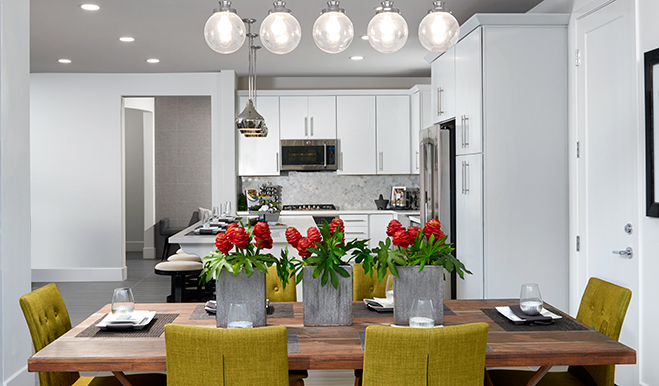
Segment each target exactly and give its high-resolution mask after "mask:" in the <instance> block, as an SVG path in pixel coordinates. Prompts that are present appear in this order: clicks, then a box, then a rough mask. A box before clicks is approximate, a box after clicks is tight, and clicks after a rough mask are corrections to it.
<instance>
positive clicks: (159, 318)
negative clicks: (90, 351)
mask: <svg viewBox="0 0 659 386" xmlns="http://www.w3.org/2000/svg"><path fill="white" fill-rule="evenodd" d="M178 315H179V314H160V313H156V315H155V316H154V317H153V319H152V320H151V323H149V324H148V325H147V326H146V327H144V328H143V329H141V330H134V331H106V330H101V329H100V328H99V327H96V325H97V324H98V323H100V322H101V321H102V320H103V318H105V316H103V317H102V318H100V319H98V320H97V321H95V322H94V323H93V324H92V325H91V326H89V327H87V328H85V329H84V330H82V332H80V333H79V334H78V335H76V338H158V337H159V336H160V335H162V334H163V332H165V325H166V324H169V323H171V322H173V321H174V319H176V318H177V317H178Z"/></svg>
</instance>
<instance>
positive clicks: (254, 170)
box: [236, 96, 281, 176]
mask: <svg viewBox="0 0 659 386" xmlns="http://www.w3.org/2000/svg"><path fill="white" fill-rule="evenodd" d="M246 103H247V97H240V98H239V101H238V106H236V107H237V109H238V111H237V113H240V112H241V111H242V110H243V109H244V108H245V104H246ZM256 109H257V111H258V112H259V113H260V114H261V115H263V118H265V122H266V124H267V125H268V136H267V137H265V138H247V137H245V136H244V135H242V134H240V133H236V137H237V140H238V175H241V176H278V175H279V164H280V162H281V161H280V159H279V97H276V96H260V97H258V98H256Z"/></svg>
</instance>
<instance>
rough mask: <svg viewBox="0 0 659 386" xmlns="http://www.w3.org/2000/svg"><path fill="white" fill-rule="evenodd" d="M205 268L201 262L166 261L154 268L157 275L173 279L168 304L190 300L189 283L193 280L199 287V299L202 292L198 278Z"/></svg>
mask: <svg viewBox="0 0 659 386" xmlns="http://www.w3.org/2000/svg"><path fill="white" fill-rule="evenodd" d="M194 256H196V255H194ZM197 257H199V256H197ZM203 267H204V265H203V264H202V263H201V261H164V262H162V263H158V264H156V266H155V268H154V272H155V273H156V275H168V276H171V278H172V293H171V294H170V295H169V296H167V303H182V302H185V301H186V300H187V298H188V291H187V287H188V282H192V279H193V278H194V285H195V286H196V287H197V290H196V292H197V297H199V292H201V291H200V288H199V286H198V282H197V278H198V277H199V274H200V273H201V270H202V268H203Z"/></svg>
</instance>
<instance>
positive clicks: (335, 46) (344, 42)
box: [312, 0, 355, 54]
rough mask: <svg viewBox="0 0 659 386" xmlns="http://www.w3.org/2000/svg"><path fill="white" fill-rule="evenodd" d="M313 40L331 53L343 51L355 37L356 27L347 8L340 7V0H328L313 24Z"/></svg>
mask: <svg viewBox="0 0 659 386" xmlns="http://www.w3.org/2000/svg"><path fill="white" fill-rule="evenodd" d="M312 34H313V41H314V42H315V43H316V46H318V48H320V49H321V50H322V51H324V52H327V53H329V54H338V53H339V52H343V51H344V50H345V49H346V48H348V46H349V45H350V43H352V39H353V38H354V37H355V29H354V26H353V25H352V21H350V18H349V17H348V16H346V10H345V9H343V8H341V7H339V2H338V1H335V0H332V1H328V2H327V8H325V9H323V10H322V11H321V15H320V16H319V17H318V19H316V22H315V23H314V24H313V30H312Z"/></svg>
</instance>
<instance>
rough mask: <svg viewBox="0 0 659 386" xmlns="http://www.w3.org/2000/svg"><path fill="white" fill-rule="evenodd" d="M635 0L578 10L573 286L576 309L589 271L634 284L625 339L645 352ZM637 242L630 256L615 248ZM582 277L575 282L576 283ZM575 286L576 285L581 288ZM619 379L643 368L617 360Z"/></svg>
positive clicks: (630, 378) (630, 380)
mask: <svg viewBox="0 0 659 386" xmlns="http://www.w3.org/2000/svg"><path fill="white" fill-rule="evenodd" d="M632 3H633V2H632V1H628V0H616V1H614V2H613V3H611V4H609V5H606V6H605V7H603V8H601V9H599V10H597V11H595V12H592V13H584V16H583V17H579V16H577V49H578V50H579V52H580V56H581V63H580V65H579V66H578V67H577V87H578V89H577V95H578V96H577V102H578V107H577V108H578V110H577V119H578V132H577V136H578V138H577V139H578V141H579V144H580V145H579V146H580V155H579V159H578V160H577V178H578V187H577V189H578V193H577V194H578V233H577V235H578V236H579V237H580V252H578V253H576V254H575V256H576V264H572V267H575V266H576V268H577V272H576V276H573V281H572V285H571V288H570V303H571V310H572V312H575V311H576V309H577V307H578V304H579V302H580V300H581V295H582V294H583V291H584V288H585V286H586V284H587V281H588V279H589V278H590V277H593V276H596V277H599V278H601V279H604V280H607V281H611V282H614V283H616V284H618V285H621V286H624V287H627V288H629V289H631V290H632V301H631V304H630V307H629V309H628V311H627V317H626V318H625V322H624V324H623V328H622V334H621V336H620V341H621V342H622V343H624V344H626V345H628V346H630V347H632V348H634V349H636V350H638V348H639V346H638V333H639V325H638V304H639V292H638V284H637V283H638V278H639V274H638V261H639V259H638V256H636V252H637V251H638V245H639V244H638V237H637V235H636V233H635V232H634V233H632V234H631V235H630V234H627V233H626V232H625V225H626V224H628V223H629V224H632V226H634V227H636V226H638V211H639V207H638V202H637V197H638V181H637V171H638V165H637V157H638V155H637V153H636V150H637V130H638V122H637V118H636V110H635V100H636V91H635V87H634V84H636V67H635V66H636V63H635V61H634V57H635V56H634V52H635V51H634V47H635V45H634V29H633V26H634V24H633V19H632V17H633V12H632V8H631V7H632ZM627 247H631V248H632V249H633V251H634V253H635V255H634V256H633V257H632V258H631V259H629V258H628V257H626V256H620V255H618V254H614V253H612V251H620V250H625V249H626V248H627ZM575 282H576V283H575ZM575 285H576V288H575ZM616 384H618V385H621V386H626V385H638V384H639V382H638V369H637V366H630V365H624V366H617V367H616Z"/></svg>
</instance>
